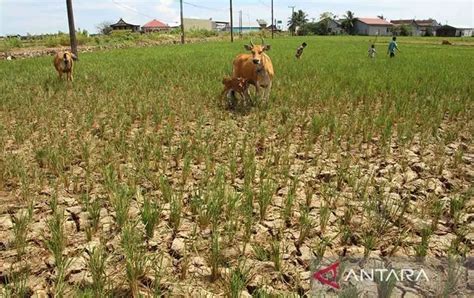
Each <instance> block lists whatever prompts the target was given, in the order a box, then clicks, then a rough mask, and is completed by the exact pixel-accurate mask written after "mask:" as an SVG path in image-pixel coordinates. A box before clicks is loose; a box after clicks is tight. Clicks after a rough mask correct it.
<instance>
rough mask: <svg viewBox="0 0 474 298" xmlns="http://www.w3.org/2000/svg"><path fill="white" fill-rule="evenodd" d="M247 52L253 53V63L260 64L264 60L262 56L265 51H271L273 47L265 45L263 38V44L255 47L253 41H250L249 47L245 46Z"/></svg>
mask: <svg viewBox="0 0 474 298" xmlns="http://www.w3.org/2000/svg"><path fill="white" fill-rule="evenodd" d="M244 47H245V49H246V50H247V51H251V52H252V61H253V63H255V64H257V65H258V64H260V62H261V60H262V54H263V52H265V51H269V50H270V48H271V46H270V45H266V44H265V40H264V39H263V38H262V44H261V45H254V44H253V41H252V40H250V44H249V45H245V46H244Z"/></svg>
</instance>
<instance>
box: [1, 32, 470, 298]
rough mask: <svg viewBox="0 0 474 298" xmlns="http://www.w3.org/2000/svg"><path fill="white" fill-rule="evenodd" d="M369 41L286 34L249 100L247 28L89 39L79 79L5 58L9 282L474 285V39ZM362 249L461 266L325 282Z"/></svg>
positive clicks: (282, 291)
mask: <svg viewBox="0 0 474 298" xmlns="http://www.w3.org/2000/svg"><path fill="white" fill-rule="evenodd" d="M366 39H367V38H362V37H361V38H354V37H334V38H322V37H310V38H306V39H305V40H306V42H307V43H308V48H307V50H306V51H305V54H304V56H303V58H302V60H300V61H296V60H294V58H293V54H294V50H295V49H296V47H297V46H298V44H299V43H301V42H302V41H303V39H301V38H281V39H276V40H275V41H273V42H272V51H271V52H269V55H270V57H271V58H272V60H273V63H274V67H275V71H276V77H275V81H274V89H273V92H272V95H271V97H270V100H269V101H268V102H262V101H259V100H258V99H256V100H255V101H254V105H244V104H242V103H239V104H238V105H237V107H236V108H235V109H233V110H229V109H226V108H224V107H223V106H222V104H221V103H220V102H219V100H218V94H219V93H220V91H221V87H222V86H221V84H220V82H221V79H222V77H223V76H224V75H226V74H230V71H231V61H232V59H233V57H235V55H236V54H238V53H240V52H243V44H244V41H237V42H236V43H235V44H232V45H231V44H228V43H222V42H214V43H206V44H192V45H186V46H184V47H182V46H161V47H153V48H141V49H122V50H111V51H103V52H96V53H86V54H83V55H81V57H80V61H79V62H78V63H77V64H76V65H77V67H76V75H75V82H74V83H73V84H72V85H68V84H66V82H60V81H58V79H57V77H56V74H55V72H54V69H53V66H52V61H51V60H52V59H51V57H42V58H34V59H25V60H21V61H4V62H0V77H1V80H0V89H1V90H2V91H1V94H0V148H1V151H0V293H2V294H0V295H4V296H6V297H23V296H30V295H34V296H36V297H47V296H57V297H61V296H65V297H70V296H77V297H102V296H110V297H114V296H134V297H139V296H162V295H164V296H183V297H188V296H214V295H215V296H232V297H239V296H240V297H247V296H250V295H252V296H256V297H267V296H291V295H293V296H297V295H307V296H311V295H315V296H316V295H320V294H321V293H322V292H324V293H325V294H327V295H329V296H340V297H358V296H361V297H373V296H375V297H377V295H379V297H388V296H390V294H388V293H391V295H392V296H394V297H401V296H403V295H405V297H417V296H426V297H434V296H440V297H451V296H466V297H467V296H469V295H471V294H472V291H473V287H474V285H473V280H474V273H473V270H474V269H473V267H472V266H473V265H472V259H471V262H469V257H472V249H473V240H474V233H473V227H474V211H473V207H474V202H473V186H472V182H473V179H474V166H473V163H474V145H473V141H472V138H473V136H472V133H473V131H474V130H473V129H474V127H473V124H474V122H473V85H472V71H473V69H474V59H473V58H474V48H473V47H472V46H473V45H474V44H469V43H467V44H466V45H463V46H441V45H432V44H431V45H426V44H417V43H408V41H409V40H408V39H406V41H407V43H406V44H404V43H403V41H404V40H403V39H402V40H401V41H400V43H399V46H400V48H401V50H402V53H400V54H399V55H398V56H397V57H396V58H395V59H391V60H390V59H389V58H387V57H386V56H384V55H383V53H384V51H385V48H386V41H385V40H380V41H379V42H380V43H379V44H377V49H378V52H379V56H378V57H377V58H376V59H375V60H373V61H372V60H369V59H368V58H367V57H366V51H367V47H368V41H367V40H366ZM384 42H385V43H384ZM351 257H352V258H361V260H362V261H361V262H359V263H358V266H359V267H360V268H363V267H364V265H365V264H367V262H368V261H369V260H380V261H385V260H388V259H390V258H391V257H398V258H403V257H406V258H408V257H410V258H416V259H417V260H418V261H419V262H420V264H423V262H422V261H423V260H425V262H427V263H428V262H432V261H433V262H436V261H437V262H444V263H445V264H448V265H447V266H441V265H439V266H438V267H435V268H437V269H435V271H436V270H438V271H437V272H436V273H437V274H438V279H437V280H436V282H434V279H433V280H431V282H428V283H425V284H416V283H412V282H407V281H396V282H393V283H391V282H383V281H375V282H366V283H357V282H353V281H349V282H341V277H338V278H339V281H340V282H341V289H339V290H334V289H331V288H330V287H321V285H318V284H317V283H318V282H317V281H315V280H313V278H312V273H313V272H314V271H315V270H317V269H318V268H320V265H321V264H323V263H325V260H328V259H333V260H335V259H340V260H343V259H344V258H351ZM364 260H365V261H364ZM448 260H450V261H448ZM451 260H457V261H458V262H455V261H454V262H452V261H451ZM387 264H388V263H386V265H387ZM387 266H390V265H389V264H388V265H387ZM321 291H322V292H321ZM384 291H385V292H384Z"/></svg>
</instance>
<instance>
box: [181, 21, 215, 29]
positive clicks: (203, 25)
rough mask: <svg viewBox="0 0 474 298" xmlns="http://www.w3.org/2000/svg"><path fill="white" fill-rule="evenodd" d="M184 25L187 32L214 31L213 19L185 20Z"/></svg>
mask: <svg viewBox="0 0 474 298" xmlns="http://www.w3.org/2000/svg"><path fill="white" fill-rule="evenodd" d="M183 25H184V30H185V31H190V30H208V31H211V30H212V20H211V19H190V18H184V19H183Z"/></svg>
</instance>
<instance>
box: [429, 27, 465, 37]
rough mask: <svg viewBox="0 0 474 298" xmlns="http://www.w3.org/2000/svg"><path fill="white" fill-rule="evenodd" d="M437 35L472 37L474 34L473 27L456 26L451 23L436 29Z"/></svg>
mask: <svg viewBox="0 0 474 298" xmlns="http://www.w3.org/2000/svg"><path fill="white" fill-rule="evenodd" d="M436 36H443V37H471V36H473V29H472V28H456V27H453V26H449V25H444V26H441V27H439V28H438V29H437V30H436Z"/></svg>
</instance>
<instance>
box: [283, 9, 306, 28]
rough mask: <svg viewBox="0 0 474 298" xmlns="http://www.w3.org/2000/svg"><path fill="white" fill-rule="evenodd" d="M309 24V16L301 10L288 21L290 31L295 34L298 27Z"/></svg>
mask: <svg viewBox="0 0 474 298" xmlns="http://www.w3.org/2000/svg"><path fill="white" fill-rule="evenodd" d="M306 23H308V15H307V14H306V13H305V12H304V11H302V10H301V9H300V10H298V11H295V12H294V13H293V15H292V16H291V18H290V19H289V21H288V29H289V30H290V32H291V33H295V32H296V30H297V28H298V27H302V26H304V25H305V24H306Z"/></svg>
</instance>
